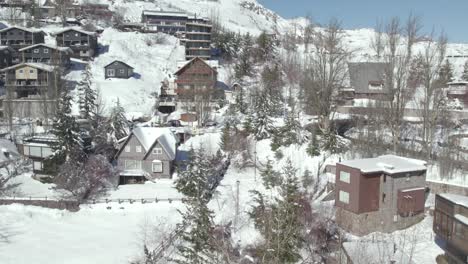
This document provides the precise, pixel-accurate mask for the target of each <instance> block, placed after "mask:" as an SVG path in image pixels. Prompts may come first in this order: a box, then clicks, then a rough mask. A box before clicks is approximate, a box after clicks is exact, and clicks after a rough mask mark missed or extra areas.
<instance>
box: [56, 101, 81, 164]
mask: <svg viewBox="0 0 468 264" xmlns="http://www.w3.org/2000/svg"><path fill="white" fill-rule="evenodd" d="M71 103H72V98H71V96H70V95H69V94H68V93H67V92H64V93H63V94H62V96H61V97H60V99H59V103H58V108H57V113H56V115H55V118H54V122H53V124H52V131H51V132H52V134H54V135H55V136H56V137H57V143H56V144H54V145H53V149H54V151H55V153H54V155H53V156H61V157H62V158H68V157H69V154H70V153H71V151H72V150H74V149H77V148H79V149H82V148H83V141H82V139H81V136H80V128H79V126H78V123H77V122H76V119H75V117H74V116H73V115H72V112H71Z"/></svg>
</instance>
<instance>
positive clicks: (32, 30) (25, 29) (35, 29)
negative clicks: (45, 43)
mask: <svg viewBox="0 0 468 264" xmlns="http://www.w3.org/2000/svg"><path fill="white" fill-rule="evenodd" d="M15 28H16V29H19V30H23V31H26V32H30V33H41V32H42V33H44V34H45V32H44V31H42V30H41V29H37V28H25V27H18V26H11V27H8V28H4V29H0V32H7V31H9V30H10V29H15Z"/></svg>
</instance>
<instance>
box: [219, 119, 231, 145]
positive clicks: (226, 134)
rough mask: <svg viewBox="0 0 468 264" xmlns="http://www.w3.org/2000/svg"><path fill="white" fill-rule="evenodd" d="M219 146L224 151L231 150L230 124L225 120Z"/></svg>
mask: <svg viewBox="0 0 468 264" xmlns="http://www.w3.org/2000/svg"><path fill="white" fill-rule="evenodd" d="M219 147H220V148H221V149H222V150H223V151H224V152H229V151H231V150H232V148H231V125H230V123H229V122H226V124H225V125H224V127H223V131H222V134H221V141H220V143H219Z"/></svg>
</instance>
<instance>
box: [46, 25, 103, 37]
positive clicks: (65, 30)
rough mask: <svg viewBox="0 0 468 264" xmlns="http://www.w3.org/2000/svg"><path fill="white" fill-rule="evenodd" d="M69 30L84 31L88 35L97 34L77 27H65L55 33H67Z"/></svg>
mask: <svg viewBox="0 0 468 264" xmlns="http://www.w3.org/2000/svg"><path fill="white" fill-rule="evenodd" d="M67 31H76V32H80V33H83V34H86V35H91V36H96V33H95V32H90V31H85V30H82V29H80V28H76V27H70V28H64V29H62V30H59V31H57V32H55V33H54V35H58V34H62V33H65V32H67Z"/></svg>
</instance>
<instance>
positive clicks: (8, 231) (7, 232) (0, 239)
mask: <svg viewBox="0 0 468 264" xmlns="http://www.w3.org/2000/svg"><path fill="white" fill-rule="evenodd" d="M20 233H21V232H19V231H15V230H14V229H12V228H8V227H3V226H2V227H0V245H1V244H10V243H11V239H12V238H13V237H14V236H17V235H19V234H20Z"/></svg>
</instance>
